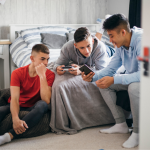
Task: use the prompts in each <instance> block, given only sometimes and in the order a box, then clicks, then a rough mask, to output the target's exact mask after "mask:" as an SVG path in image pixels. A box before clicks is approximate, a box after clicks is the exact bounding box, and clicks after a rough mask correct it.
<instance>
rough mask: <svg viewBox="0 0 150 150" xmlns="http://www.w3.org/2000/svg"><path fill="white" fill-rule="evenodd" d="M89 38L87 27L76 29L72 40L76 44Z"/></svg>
mask: <svg viewBox="0 0 150 150" xmlns="http://www.w3.org/2000/svg"><path fill="white" fill-rule="evenodd" d="M89 36H91V33H90V30H89V29H88V28H87V27H81V28H78V29H77V30H76V31H75V33H74V40H75V42H76V43H78V42H81V41H84V40H86V39H87V38H88V37H89Z"/></svg>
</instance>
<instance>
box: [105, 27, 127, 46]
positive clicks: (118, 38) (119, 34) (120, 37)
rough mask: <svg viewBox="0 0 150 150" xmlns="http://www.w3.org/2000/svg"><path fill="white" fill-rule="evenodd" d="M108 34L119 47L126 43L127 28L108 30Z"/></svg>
mask: <svg viewBox="0 0 150 150" xmlns="http://www.w3.org/2000/svg"><path fill="white" fill-rule="evenodd" d="M107 34H108V35H109V38H110V42H112V43H113V44H115V45H116V46H117V47H118V48H119V47H121V46H123V45H124V41H125V35H126V30H124V29H121V30H120V31H117V30H115V29H114V30H107Z"/></svg>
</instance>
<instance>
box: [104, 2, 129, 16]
mask: <svg viewBox="0 0 150 150" xmlns="http://www.w3.org/2000/svg"><path fill="white" fill-rule="evenodd" d="M129 2H130V0H107V12H108V14H110V15H113V14H115V13H123V14H124V15H125V16H126V17H127V18H128V15H129Z"/></svg>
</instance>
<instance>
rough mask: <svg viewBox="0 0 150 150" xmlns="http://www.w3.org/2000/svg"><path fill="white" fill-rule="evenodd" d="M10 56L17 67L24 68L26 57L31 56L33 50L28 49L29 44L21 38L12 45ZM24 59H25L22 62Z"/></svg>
mask: <svg viewBox="0 0 150 150" xmlns="http://www.w3.org/2000/svg"><path fill="white" fill-rule="evenodd" d="M10 54H11V57H12V60H13V62H14V63H15V64H16V65H17V67H21V66H23V65H22V63H23V62H24V61H26V60H25V59H26V56H27V55H30V54H31V49H29V48H28V45H27V43H26V42H25V41H24V40H23V38H22V37H21V36H20V37H18V38H17V39H16V40H15V41H14V42H13V43H12V44H11V46H10ZM22 58H24V59H23V60H22ZM29 63H30V62H29Z"/></svg>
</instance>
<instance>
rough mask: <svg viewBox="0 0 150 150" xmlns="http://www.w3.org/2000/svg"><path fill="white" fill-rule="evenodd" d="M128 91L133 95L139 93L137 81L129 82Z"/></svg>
mask: <svg viewBox="0 0 150 150" xmlns="http://www.w3.org/2000/svg"><path fill="white" fill-rule="evenodd" d="M128 93H129V95H130V94H133V95H138V94H139V83H138V82H135V83H131V84H130V85H129V87H128Z"/></svg>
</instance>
